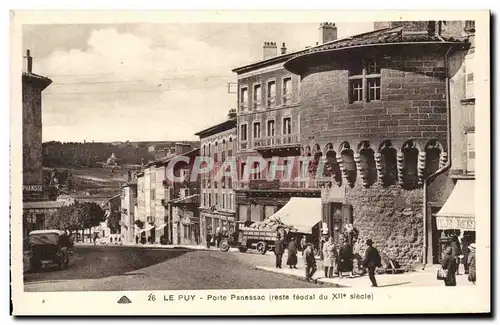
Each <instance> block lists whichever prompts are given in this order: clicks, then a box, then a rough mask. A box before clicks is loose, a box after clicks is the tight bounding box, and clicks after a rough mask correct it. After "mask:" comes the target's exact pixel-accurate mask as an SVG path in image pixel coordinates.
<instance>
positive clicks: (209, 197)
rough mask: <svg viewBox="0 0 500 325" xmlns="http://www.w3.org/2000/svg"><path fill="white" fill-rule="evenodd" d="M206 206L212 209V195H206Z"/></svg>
mask: <svg viewBox="0 0 500 325" xmlns="http://www.w3.org/2000/svg"><path fill="white" fill-rule="evenodd" d="M208 206H209V207H212V193H208Z"/></svg>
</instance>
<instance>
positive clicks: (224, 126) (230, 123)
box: [194, 118, 237, 138]
mask: <svg viewBox="0 0 500 325" xmlns="http://www.w3.org/2000/svg"><path fill="white" fill-rule="evenodd" d="M236 123H237V122H236V118H233V119H230V120H226V121H224V122H221V123H219V124H216V125H213V126H211V127H209V128H206V129H204V130H201V131H199V132H198V133H195V134H194V135H197V136H199V137H200V138H206V137H209V136H211V135H214V134H217V133H220V132H224V131H227V130H230V129H233V128H235V127H236Z"/></svg>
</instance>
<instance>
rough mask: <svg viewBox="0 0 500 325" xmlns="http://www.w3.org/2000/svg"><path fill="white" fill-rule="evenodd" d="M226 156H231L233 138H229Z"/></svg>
mask: <svg viewBox="0 0 500 325" xmlns="http://www.w3.org/2000/svg"><path fill="white" fill-rule="evenodd" d="M227 156H228V157H232V156H233V138H229V146H228V150H227Z"/></svg>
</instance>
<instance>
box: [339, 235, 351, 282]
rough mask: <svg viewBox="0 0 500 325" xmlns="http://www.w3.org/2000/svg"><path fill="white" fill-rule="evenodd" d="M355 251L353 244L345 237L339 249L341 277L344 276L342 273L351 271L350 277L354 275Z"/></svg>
mask: <svg viewBox="0 0 500 325" xmlns="http://www.w3.org/2000/svg"><path fill="white" fill-rule="evenodd" d="M353 259H354V253H353V249H352V245H351V244H349V240H348V239H347V238H346V237H344V238H343V240H342V243H341V245H340V249H339V265H338V271H339V277H342V273H344V272H349V277H351V278H352V277H354V274H353V263H352V261H353Z"/></svg>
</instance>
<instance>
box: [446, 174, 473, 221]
mask: <svg viewBox="0 0 500 325" xmlns="http://www.w3.org/2000/svg"><path fill="white" fill-rule="evenodd" d="M474 207H475V205H474V180H458V181H457V183H456V184H455V187H454V188H453V191H452V192H451V195H450V196H449V197H448V200H446V203H445V204H444V205H443V207H442V208H441V210H439V212H438V213H436V224H437V229H439V230H447V229H461V230H475V228H476V221H475V217H476V214H475V208H474Z"/></svg>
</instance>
